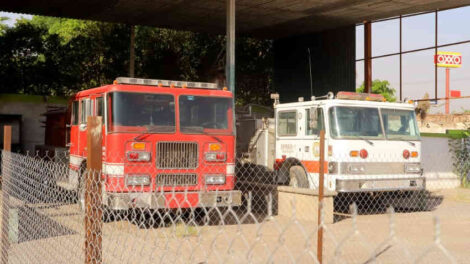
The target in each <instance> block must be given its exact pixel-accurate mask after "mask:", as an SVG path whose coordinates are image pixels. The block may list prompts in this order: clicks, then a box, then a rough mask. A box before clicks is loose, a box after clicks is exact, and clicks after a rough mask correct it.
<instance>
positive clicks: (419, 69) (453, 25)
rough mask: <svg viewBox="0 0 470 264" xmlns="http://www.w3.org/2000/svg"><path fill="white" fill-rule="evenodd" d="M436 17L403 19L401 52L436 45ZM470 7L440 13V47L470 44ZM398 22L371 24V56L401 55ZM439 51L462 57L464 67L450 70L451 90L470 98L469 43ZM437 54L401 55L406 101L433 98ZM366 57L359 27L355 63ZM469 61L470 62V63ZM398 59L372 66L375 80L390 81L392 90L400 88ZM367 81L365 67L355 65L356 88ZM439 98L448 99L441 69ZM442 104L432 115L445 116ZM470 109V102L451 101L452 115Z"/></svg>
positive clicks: (429, 15) (425, 15)
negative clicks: (469, 41)
mask: <svg viewBox="0 0 470 264" xmlns="http://www.w3.org/2000/svg"><path fill="white" fill-rule="evenodd" d="M434 23H435V14H434V13H430V14H424V15H419V16H413V17H408V18H403V20H402V29H403V31H402V50H403V51H406V50H412V49H419V48H425V47H430V46H433V45H434V41H435V33H434V32H435V29H434V27H435V24H434ZM469 25H470V7H463V8H458V9H451V10H446V11H440V12H439V13H438V45H442V44H448V43H452V42H458V41H465V40H470V27H469ZM399 40H400V38H399V20H398V19H396V20H389V21H384V22H376V23H373V24H372V56H379V55H384V54H389V53H395V52H399V47H400V46H399V45H400V44H399V43H400V42H399ZM438 50H439V51H453V52H460V53H462V67H461V68H456V69H451V70H450V90H460V91H461V94H462V96H470V85H469V83H470V64H467V63H466V61H467V60H466V58H470V43H468V44H461V45H455V46H450V47H443V48H440V49H438ZM433 56H434V50H427V51H421V52H416V53H409V54H404V55H402V67H403V71H402V82H403V86H402V87H403V88H402V89H403V98H409V99H420V98H422V97H423V96H424V94H425V93H426V92H427V93H429V95H430V97H434V94H435V88H434V87H435V86H434V61H433V60H434V57H433ZM363 57H364V27H363V26H362V25H360V26H357V27H356V59H362V58H363ZM468 61H470V60H468ZM399 70H400V67H399V56H393V57H386V58H380V59H375V60H373V62H372V79H380V80H388V81H389V82H390V84H391V86H392V87H393V88H395V89H396V90H397V94H398V91H399V87H400V85H399V84H400V77H399V76H400V75H399V74H400V71H399ZM363 78H364V63H363V62H357V63H356V86H360V85H361V84H362V82H363ZM437 96H438V97H445V69H444V68H438V94H437ZM443 103H444V102H443V101H439V103H438V104H437V105H436V106H433V107H432V112H444V107H443ZM462 109H470V99H459V100H452V101H451V104H450V111H451V112H462Z"/></svg>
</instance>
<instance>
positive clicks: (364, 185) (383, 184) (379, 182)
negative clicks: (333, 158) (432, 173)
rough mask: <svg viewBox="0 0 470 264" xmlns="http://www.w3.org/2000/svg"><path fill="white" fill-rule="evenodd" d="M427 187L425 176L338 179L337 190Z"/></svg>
mask: <svg viewBox="0 0 470 264" xmlns="http://www.w3.org/2000/svg"><path fill="white" fill-rule="evenodd" d="M425 188H426V179H425V178H424V177H409V178H382V179H347V180H346V179H337V180H336V191H337V192H386V191H417V190H424V189H425Z"/></svg>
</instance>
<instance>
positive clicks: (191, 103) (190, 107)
mask: <svg viewBox="0 0 470 264" xmlns="http://www.w3.org/2000/svg"><path fill="white" fill-rule="evenodd" d="M231 109H232V99H231V98H227V97H210V96H194V95H181V96H180V97H179V113H180V130H181V132H182V133H186V134H203V133H204V134H230V133H231V129H230V127H229V119H230V110H231Z"/></svg>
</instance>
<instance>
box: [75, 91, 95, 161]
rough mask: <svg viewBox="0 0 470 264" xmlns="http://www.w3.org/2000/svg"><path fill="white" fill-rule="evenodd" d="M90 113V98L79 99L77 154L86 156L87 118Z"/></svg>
mask: <svg viewBox="0 0 470 264" xmlns="http://www.w3.org/2000/svg"><path fill="white" fill-rule="evenodd" d="M91 114H92V101H91V99H90V98H82V99H80V124H79V132H78V154H79V156H81V157H86V156H87V147H86V145H87V140H86V135H87V118H88V116H90V115H91Z"/></svg>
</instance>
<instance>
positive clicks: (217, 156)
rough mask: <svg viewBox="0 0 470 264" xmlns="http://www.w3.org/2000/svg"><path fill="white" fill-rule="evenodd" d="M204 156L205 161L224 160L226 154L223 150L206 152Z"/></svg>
mask: <svg viewBox="0 0 470 264" xmlns="http://www.w3.org/2000/svg"><path fill="white" fill-rule="evenodd" d="M204 158H205V160H206V161H225V158H226V155H225V153H224V152H206V153H205V154H204Z"/></svg>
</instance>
